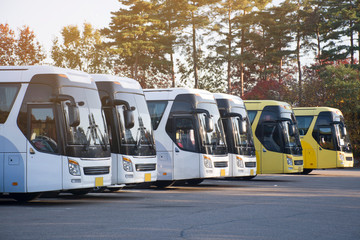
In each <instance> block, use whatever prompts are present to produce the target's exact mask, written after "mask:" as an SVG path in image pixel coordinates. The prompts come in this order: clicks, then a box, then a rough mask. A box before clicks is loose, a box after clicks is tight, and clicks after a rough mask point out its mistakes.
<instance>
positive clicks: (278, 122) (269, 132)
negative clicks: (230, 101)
mask: <svg viewBox="0 0 360 240" xmlns="http://www.w3.org/2000/svg"><path fill="white" fill-rule="evenodd" d="M244 102H245V106H246V109H247V111H248V115H249V120H250V122H251V124H252V131H253V135H254V143H255V151H256V159H257V173H258V174H264V173H299V172H302V171H303V157H302V148H301V143H300V136H299V130H298V128H297V124H296V119H295V115H294V112H293V110H292V108H291V106H290V104H288V103H286V102H280V101H273V100H246V101H244Z"/></svg>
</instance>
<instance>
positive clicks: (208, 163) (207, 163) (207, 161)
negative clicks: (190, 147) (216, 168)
mask: <svg viewBox="0 0 360 240" xmlns="http://www.w3.org/2000/svg"><path fill="white" fill-rule="evenodd" d="M204 165H205V167H206V168H212V163H211V158H210V157H208V156H204Z"/></svg>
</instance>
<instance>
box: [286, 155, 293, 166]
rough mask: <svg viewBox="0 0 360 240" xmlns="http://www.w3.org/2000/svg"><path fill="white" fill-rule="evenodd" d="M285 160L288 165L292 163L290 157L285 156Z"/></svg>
mask: <svg viewBox="0 0 360 240" xmlns="http://www.w3.org/2000/svg"><path fill="white" fill-rule="evenodd" d="M286 161H287V164H288V165H290V166H292V165H293V160H292V158H291V157H289V156H286Z"/></svg>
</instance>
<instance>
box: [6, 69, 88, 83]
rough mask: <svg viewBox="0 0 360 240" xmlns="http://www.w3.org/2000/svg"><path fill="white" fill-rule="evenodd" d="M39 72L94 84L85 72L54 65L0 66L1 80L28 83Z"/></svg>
mask: <svg viewBox="0 0 360 240" xmlns="http://www.w3.org/2000/svg"><path fill="white" fill-rule="evenodd" d="M37 74H58V75H65V77H66V78H68V79H69V80H70V81H72V82H80V83H85V84H93V82H92V81H91V76H90V75H89V74H87V73H85V72H82V71H77V70H72V69H67V68H59V67H54V66H0V82H17V83H19V82H22V83H28V82H30V81H31V79H32V77H33V76H35V75H37Z"/></svg>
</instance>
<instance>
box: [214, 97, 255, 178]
mask: <svg viewBox="0 0 360 240" xmlns="http://www.w3.org/2000/svg"><path fill="white" fill-rule="evenodd" d="M214 97H215V99H216V102H217V105H218V108H219V111H220V115H221V119H222V122H223V126H224V130H225V135H226V143H227V146H228V150H229V161H230V165H229V167H230V176H231V177H241V178H242V179H252V178H254V177H255V176H256V156H255V146H254V139H253V135H252V130H251V124H250V121H249V117H248V114H247V111H246V108H245V104H244V102H243V100H242V99H241V98H239V97H237V96H234V95H229V94H224V93H214Z"/></svg>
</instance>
